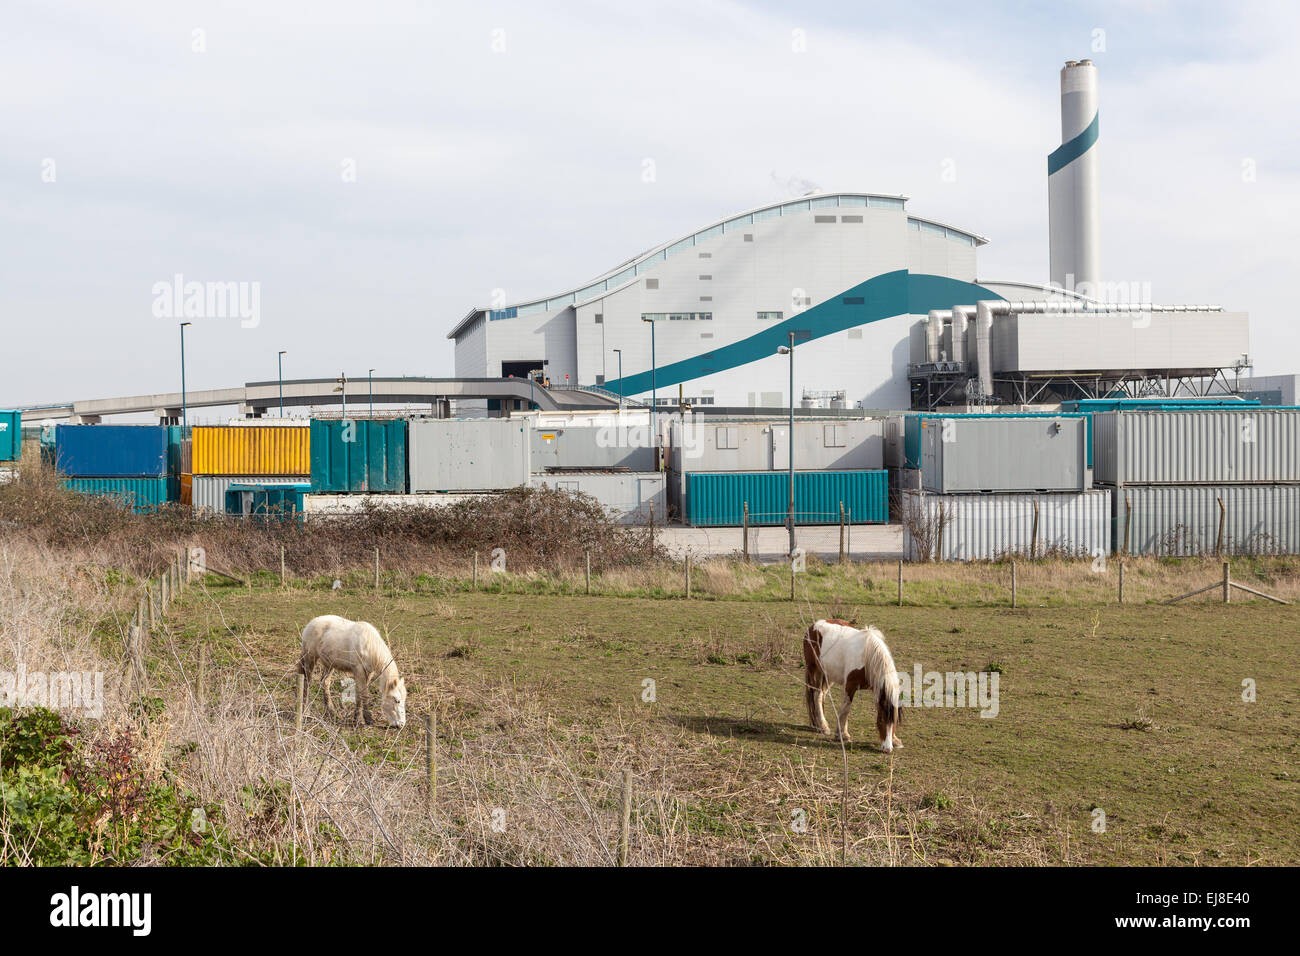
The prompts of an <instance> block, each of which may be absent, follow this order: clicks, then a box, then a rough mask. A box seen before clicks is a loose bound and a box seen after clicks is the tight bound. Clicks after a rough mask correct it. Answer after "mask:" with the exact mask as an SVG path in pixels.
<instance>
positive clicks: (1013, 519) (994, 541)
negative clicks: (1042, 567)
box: [903, 490, 1110, 561]
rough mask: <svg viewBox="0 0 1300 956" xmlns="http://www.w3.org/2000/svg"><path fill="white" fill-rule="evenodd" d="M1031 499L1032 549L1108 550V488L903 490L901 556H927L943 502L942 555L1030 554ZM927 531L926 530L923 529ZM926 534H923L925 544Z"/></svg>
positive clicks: (1074, 552)
mask: <svg viewBox="0 0 1300 956" xmlns="http://www.w3.org/2000/svg"><path fill="white" fill-rule="evenodd" d="M1034 502H1037V503H1038V540H1037V543H1036V546H1035V548H1034V550H1035V553H1037V554H1038V555H1042V554H1044V553H1055V554H1065V555H1074V556H1079V557H1094V556H1097V555H1101V554H1108V553H1109V552H1110V491H1108V490H1093V491H1083V492H1078V493H1076V494H1042V495H1032V494H1030V495H932V494H929V493H928V492H921V491H910V492H905V493H904V494H903V556H904V557H905V558H906V559H907V560H908V561H926V560H930V557H931V555H930V554H929V553H927V552H929V551H932V550H933V549H934V547H935V544H936V543H937V542H936V540H935V539H937V537H938V536H937V534H936V533H935V532H936V531H937V528H938V520H939V507H940V505H942V506H943V523H944V527H943V559H944V560H945V561H981V560H992V559H994V558H999V557H1002V556H1004V555H1012V554H1023V555H1028V554H1029V553H1030V548H1031V544H1033V543H1034V537H1033V534H1034ZM926 529H928V533H927V530H926ZM926 538H929V539H931V540H929V541H928V542H927V541H926Z"/></svg>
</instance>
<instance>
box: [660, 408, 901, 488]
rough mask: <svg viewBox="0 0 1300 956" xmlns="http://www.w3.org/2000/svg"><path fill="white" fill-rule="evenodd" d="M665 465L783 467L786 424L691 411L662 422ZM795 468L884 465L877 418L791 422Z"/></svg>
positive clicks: (786, 453) (694, 469)
mask: <svg viewBox="0 0 1300 956" xmlns="http://www.w3.org/2000/svg"><path fill="white" fill-rule="evenodd" d="M668 444H669V447H668V451H667V459H666V461H667V467H668V468H671V469H673V470H674V471H678V472H682V473H683V474H685V473H688V472H695V473H701V472H710V471H723V472H733V473H735V472H752V471H787V470H788V469H789V467H790V423H789V422H780V421H769V422H751V421H731V422H726V421H718V420H717V419H708V420H706V419H704V418H703V416H694V417H693V418H692V419H691V420H689V421H687V422H681V421H673V422H671V423H670V424H669V427H668ZM794 466H795V470H796V471H859V470H874V469H879V468H884V467H885V426H884V422H883V421H882V420H881V419H831V420H819V421H807V420H804V421H798V420H796V421H795V423H794Z"/></svg>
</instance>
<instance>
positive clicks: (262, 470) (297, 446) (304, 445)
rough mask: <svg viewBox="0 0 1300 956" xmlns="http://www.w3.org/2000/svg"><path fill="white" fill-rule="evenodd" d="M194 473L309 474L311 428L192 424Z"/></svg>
mask: <svg viewBox="0 0 1300 956" xmlns="http://www.w3.org/2000/svg"><path fill="white" fill-rule="evenodd" d="M192 437H193V440H194V455H193V465H194V474H196V475H286V476H289V475H292V476H298V475H302V476H304V477H305V476H307V475H310V474H311V453H310V441H311V430H310V429H309V428H302V427H299V426H293V425H195V426H194V429H193V435H192Z"/></svg>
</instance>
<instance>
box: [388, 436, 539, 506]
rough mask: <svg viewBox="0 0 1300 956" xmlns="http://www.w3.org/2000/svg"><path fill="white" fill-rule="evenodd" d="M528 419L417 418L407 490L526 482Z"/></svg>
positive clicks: (495, 486)
mask: <svg viewBox="0 0 1300 956" xmlns="http://www.w3.org/2000/svg"><path fill="white" fill-rule="evenodd" d="M528 429H529V425H528V423H527V422H522V421H512V420H511V419H508V418H477V419H415V420H413V421H411V423H410V426H409V431H408V435H407V442H408V445H409V447H408V449H407V462H408V467H409V470H410V475H411V491H412V492H413V493H415V492H427V491H493V490H498V489H503V488H518V487H520V486H523V485H527V484H528V478H529V474H530V471H531V469H530V468H529V462H530V460H531V455H530V453H529V437H528Z"/></svg>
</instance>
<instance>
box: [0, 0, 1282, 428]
mask: <svg viewBox="0 0 1300 956" xmlns="http://www.w3.org/2000/svg"><path fill="white" fill-rule="evenodd" d="M1298 38H1300V5H1297V4H1290V3H1251V2H1245V3H1235V4H1218V3H1174V2H1164V3H1162V2H1146V3H1143V2H1125V3H1079V4H1060V3H1043V4H1031V3H1002V4H999V5H989V4H969V3H946V2H937V3H930V4H926V3H912V4H896V3H882V4H876V3H830V2H826V3H819V2H801V3H798V4H776V3H768V2H757V3H738V2H710V0H693V2H677V0H667V2H647V3H640V4H635V5H611V4H608V3H582V2H565V0H557V2H555V3H550V4H536V3H531V4H528V3H508V2H492V0H487V2H475V3H438V4H434V3H428V2H396V0H394V2H382V0H371V2H367V3H364V4H359V3H355V2H350V3H342V2H335V0H313V2H297V0H277V2H274V3H265V2H225V3H188V2H184V0H172V2H130V0H121V2H117V3H114V4H94V3H82V4H77V3H65V2H60V0H39V2H30V3H29V2H26V0H9V2H8V3H7V4H6V7H5V16H4V23H3V27H0V129H3V130H4V133H3V135H0V215H2V216H3V224H4V225H3V228H2V229H0V357H2V358H3V361H2V362H0V407H4V406H13V405H23V404H34V403H41V402H62V401H69V400H73V399H87V398H98V397H109V396H116V395H134V394H140V393H148V392H155V391H159V392H161V391H175V390H177V389H178V388H179V385H180V360H179V358H180V357H179V330H178V328H177V324H178V321H179V318H178V317H177V316H175V315H173V314H171V311H170V310H171V307H172V306H173V304H174V295H173V292H172V290H173V289H174V288H175V287H176V286H177V285H178V280H177V278H176V277H177V276H181V277H183V278H182V279H181V280H179V284H180V285H182V286H183V285H184V284H185V283H190V282H201V283H211V284H225V283H231V284H234V285H231V286H229V288H230V289H231V290H233V291H234V292H236V293H237V294H242V295H243V297H244V298H243V300H242V301H243V304H244V309H243V311H242V313H239V314H233V315H226V316H221V315H211V314H209V315H207V316H205V317H202V318H195V319H193V325H192V326H191V327H190V328H188V329H186V374H187V385H188V387H189V388H192V389H194V388H215V387H223V386H231V385H238V384H241V383H243V382H246V381H266V380H273V379H274V378H275V377H276V360H277V353H278V352H279V351H280V350H285V351H286V352H287V354H286V355H285V356H284V373H285V377H286V378H310V377H321V376H328V375H337V374H338V373H339V372H340V371H345V372H346V373H347V374H348V376H349V377H350V378H357V377H364V376H365V375H366V372H367V369H369V368H375V369H376V372H375V374H376V375H377V376H384V375H432V376H441V375H451V374H453V371H454V368H453V354H452V343H451V342H450V341H449V340H448V339H447V338H446V334H447V332H448V331H449V330H450V329H451V328H452V326H453V325H455V323H456V322H457V321H459V320H460V319H461V318H462V317H463V316H464V315H465V314H466V313H467V312H468V311H469V310H470V309H471V308H474V307H481V306H485V305H488V304H490V303H491V302H492V301H493V298H494V296H496V297H497V298H498V300H499V299H501V298H504V300H506V301H510V302H513V301H518V300H522V299H526V298H529V297H532V296H542V295H546V294H548V293H555V292H559V291H563V290H567V289H570V288H573V287H575V286H579V285H582V284H584V283H585V282H586V281H588V280H590V279H592V278H595V277H596V276H598V275H599V274H601V273H603V272H605V271H606V270H608V269H610V268H612V267H613V266H614V265H616V264H617V263H619V262H622V261H623V260H625V259H627V258H630V257H632V256H634V255H636V254H638V253H640V252H642V251H644V250H645V249H647V248H649V247H652V246H654V245H656V244H658V243H661V242H664V241H667V240H670V239H673V238H676V237H678V236H681V235H683V234H686V233H689V232H691V231H693V230H695V229H698V228H700V227H701V226H703V225H706V224H708V223H710V222H712V221H714V220H717V219H720V218H723V217H725V216H727V215H729V214H731V213H734V212H737V211H740V210H743V209H747V208H750V207H753V206H757V205H760V204H763V203H767V202H772V201H777V200H781V199H784V198H787V197H791V196H796V195H800V194H802V193H804V192H806V191H808V190H809V189H819V190H828V191H829V190H861V191H869V192H879V193H888V194H903V195H906V196H909V197H910V201H909V203H908V208H909V209H910V210H911V211H912V212H913V213H915V214H917V215H920V216H923V217H927V218H932V219H936V220H939V221H941V222H947V223H950V224H952V225H955V226H958V227H961V228H963V229H967V230H970V231H973V232H976V233H978V234H980V235H983V236H986V237H988V239H989V240H990V241H989V244H988V245H986V246H983V247H982V248H981V250H980V253H979V278H980V279H982V280H998V279H1002V280H1023V281H1040V282H1041V281H1046V279H1047V263H1048V250H1047V181H1046V180H1047V174H1046V160H1045V157H1046V156H1047V154H1048V153H1050V152H1051V151H1052V150H1053V149H1055V148H1056V146H1058V145H1059V144H1060V114H1059V79H1058V74H1059V70H1060V67H1061V65H1062V64H1063V63H1064V61H1065V60H1067V59H1081V58H1084V57H1091V58H1092V59H1093V60H1094V62H1096V63H1097V65H1098V71H1099V78H1100V104H1101V105H1100V112H1101V139H1100V141H1099V144H1098V148H1099V149H1100V157H1101V186H1102V259H1101V263H1102V276H1103V279H1105V280H1106V281H1108V282H1116V281H1122V282H1132V283H1142V284H1143V287H1144V288H1149V289H1150V290H1151V294H1152V298H1153V299H1154V300H1156V301H1159V302H1213V303H1218V304H1221V305H1223V306H1224V307H1225V308H1230V309H1233V310H1244V311H1248V312H1249V313H1250V315H1251V355H1252V357H1253V359H1254V361H1255V372H1256V374H1274V373H1282V372H1300V322H1298V321H1297V318H1296V306H1295V304H1294V301H1293V300H1292V299H1291V297H1290V296H1289V295H1288V293H1290V292H1291V290H1292V275H1293V274H1294V273H1295V272H1296V258H1297V239H1300V235H1298V233H1300V229H1298V228H1297V223H1300V151H1298V150H1297V145H1298V140H1300V133H1298V132H1297V129H1298V128H1300V127H1298V125H1297V119H1298V118H1300V85H1298V84H1297V83H1296V82H1295V79H1294V65H1293V64H1294V62H1295V61H1296V59H1297V58H1300V39H1298ZM205 288H207V286H205ZM254 296H255V298H254ZM209 311H216V310H215V309H212V310H209ZM232 311H235V310H232ZM241 316H242V318H241Z"/></svg>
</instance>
